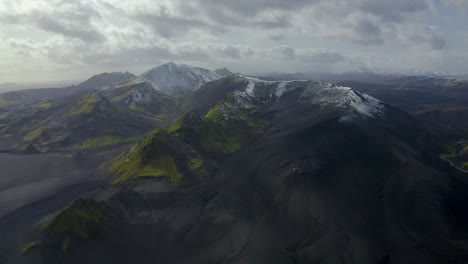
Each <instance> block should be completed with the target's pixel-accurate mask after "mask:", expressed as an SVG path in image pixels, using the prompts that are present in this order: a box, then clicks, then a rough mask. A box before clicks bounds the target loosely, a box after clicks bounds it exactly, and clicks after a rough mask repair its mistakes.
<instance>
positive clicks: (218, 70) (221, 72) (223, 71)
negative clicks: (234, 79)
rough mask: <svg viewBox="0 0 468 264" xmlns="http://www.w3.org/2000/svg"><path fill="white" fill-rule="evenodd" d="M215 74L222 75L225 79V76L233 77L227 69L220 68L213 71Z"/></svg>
mask: <svg viewBox="0 0 468 264" xmlns="http://www.w3.org/2000/svg"><path fill="white" fill-rule="evenodd" d="M215 72H216V73H217V74H219V75H222V76H224V77H227V76H231V75H233V74H234V73H233V72H231V71H230V70H228V69H227V68H221V69H217V70H215Z"/></svg>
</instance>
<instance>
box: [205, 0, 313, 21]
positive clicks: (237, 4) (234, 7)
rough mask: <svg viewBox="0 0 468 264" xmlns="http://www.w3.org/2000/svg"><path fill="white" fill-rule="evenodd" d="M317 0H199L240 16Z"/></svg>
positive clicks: (290, 8) (283, 8)
mask: <svg viewBox="0 0 468 264" xmlns="http://www.w3.org/2000/svg"><path fill="white" fill-rule="evenodd" d="M315 2H318V1H317V0H287V1H285V0H236V1H232V0H197V3H198V5H199V6H201V7H203V8H205V9H214V10H216V9H218V10H219V9H223V10H227V11H229V12H231V13H235V14H237V15H239V16H243V17H247V16H256V15H258V14H259V13H262V12H271V11H272V10H281V11H292V10H298V9H300V8H303V7H305V6H308V5H311V4H313V3H315Z"/></svg>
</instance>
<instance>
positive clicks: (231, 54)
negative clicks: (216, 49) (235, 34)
mask: <svg viewBox="0 0 468 264" xmlns="http://www.w3.org/2000/svg"><path fill="white" fill-rule="evenodd" d="M220 54H221V56H222V57H225V58H229V59H240V58H241V54H240V50H239V49H238V48H236V47H233V46H227V47H223V48H221V49H220Z"/></svg>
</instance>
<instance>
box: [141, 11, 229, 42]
mask: <svg viewBox="0 0 468 264" xmlns="http://www.w3.org/2000/svg"><path fill="white" fill-rule="evenodd" d="M133 18H134V19H135V20H136V21H139V22H141V23H143V24H144V25H149V26H150V27H151V29H152V30H153V31H154V32H155V33H156V34H158V35H160V36H162V37H165V38H172V37H175V36H180V35H184V34H186V33H188V32H190V31H193V30H202V31H208V32H210V33H213V34H219V33H223V32H224V31H225V30H224V29H223V28H222V27H220V26H217V25H215V24H211V23H208V22H206V21H203V20H202V19H199V18H190V17H183V16H178V15H173V14H171V13H170V11H169V10H168V9H167V8H166V7H164V6H161V7H160V10H159V12H157V13H147V12H141V13H137V14H135V15H133Z"/></svg>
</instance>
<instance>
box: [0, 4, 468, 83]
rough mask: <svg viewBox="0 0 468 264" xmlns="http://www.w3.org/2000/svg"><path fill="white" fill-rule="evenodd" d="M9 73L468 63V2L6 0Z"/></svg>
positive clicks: (453, 66) (30, 77)
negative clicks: (171, 66) (173, 65)
mask: <svg viewBox="0 0 468 264" xmlns="http://www.w3.org/2000/svg"><path fill="white" fill-rule="evenodd" d="M0 39H1V40H2V41H1V42H0V83H1V82H26V81H46V80H64V79H80V78H87V77H89V76H91V75H93V74H95V73H100V72H104V71H107V72H110V71H130V72H132V73H135V74H140V73H142V72H143V71H145V70H147V69H149V68H151V67H154V66H156V65H159V64H161V63H164V62H167V61H174V62H177V63H186V64H191V65H197V66H202V67H207V68H210V69H215V68H218V67H224V66H226V67H228V68H230V69H231V70H232V71H236V72H244V73H252V72H272V71H282V72H296V71H303V72H307V71H334V72H341V71H346V70H352V69H358V68H372V69H374V68H378V69H382V70H386V71H395V70H411V69H412V70H427V71H443V72H451V73H457V72H460V73H467V72H468V1H466V0H167V1H166V0H132V1H122V0H0Z"/></svg>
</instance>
